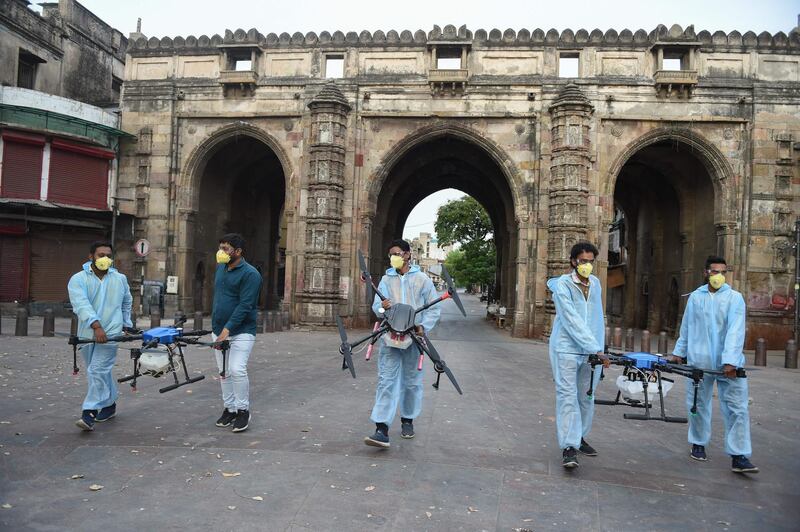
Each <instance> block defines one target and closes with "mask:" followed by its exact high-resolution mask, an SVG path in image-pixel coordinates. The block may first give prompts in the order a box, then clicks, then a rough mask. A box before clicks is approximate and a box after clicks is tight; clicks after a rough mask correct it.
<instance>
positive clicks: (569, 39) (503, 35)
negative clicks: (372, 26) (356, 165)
mask: <svg viewBox="0 0 800 532" xmlns="http://www.w3.org/2000/svg"><path fill="white" fill-rule="evenodd" d="M437 41H446V42H456V41H463V42H475V43H485V42H490V43H491V44H492V45H495V46H519V45H520V44H532V45H541V44H543V43H549V44H556V45H557V44H566V45H573V46H574V44H575V43H578V44H584V43H591V44H592V45H593V46H598V45H600V46H602V45H608V46H611V47H618V46H620V44H623V45H630V44H637V45H644V44H647V43H649V44H655V43H656V42H661V43H663V42H669V41H674V42H700V43H702V44H704V45H714V46H715V47H718V48H724V47H732V48H737V49H741V48H745V49H748V50H749V49H769V48H778V49H786V48H793V49H797V48H800V35H798V31H797V29H794V30H792V31H791V32H790V33H789V35H786V34H785V33H783V32H782V31H779V32H778V33H776V34H775V35H772V34H770V33H769V32H766V31H765V32H762V33H760V34H759V35H756V34H755V33H753V32H752V31H748V32H747V33H745V34H744V35H742V34H741V33H739V32H738V31H732V32H730V33H728V34H725V33H724V32H721V31H717V32H714V33H713V34H712V33H711V32H709V31H707V30H703V31H700V32H698V33H695V30H694V26H688V27H687V28H686V29H683V28H682V27H681V26H679V25H677V24H675V25H673V26H672V27H670V28H667V27H666V26H664V25H661V24H659V25H658V26H657V27H656V28H655V29H654V30H652V31H650V32H647V31H645V30H643V29H639V30H636V32H632V31H631V30H628V29H623V30H622V31H620V32H619V33H618V32H617V31H616V30H613V29H611V30H608V31H606V32H605V33H603V32H601V31H600V30H592V32H591V34H590V33H589V32H588V30H585V29H579V30H578V31H574V30H572V29H569V28H567V29H565V30H564V31H562V32H561V33H559V32H558V31H557V30H554V29H551V30H549V31H548V32H547V33H545V32H544V31H543V30H541V29H538V28H537V29H534V30H532V31H531V30H527V29H522V30H520V31H515V30H513V29H511V28H509V29H506V30H505V31H501V30H499V29H492V30H485V29H479V30H476V31H475V32H474V34H473V32H472V31H470V30H468V29H467V27H466V26H461V27H460V28H458V29H456V28H455V26H452V25H448V26H445V27H444V29H442V28H440V27H439V26H434V27H433V29H432V30H431V31H430V32H427V33H426V32H424V31H423V30H417V31H416V32H414V33H412V32H411V31H409V30H404V31H402V32H400V33H398V32H397V31H395V30H390V31H389V32H386V33H384V32H383V31H381V30H378V31H376V32H375V33H371V32H369V31H367V30H364V31H362V32H360V33H356V32H352V31H351V32H349V33H347V34H346V35H345V34H344V33H342V32H341V31H336V32H334V33H333V34H332V35H331V33H330V32H327V31H323V32H322V33H320V34H319V35H318V34H316V33H314V32H308V33H306V34H305V35H303V34H302V33H300V32H295V33H294V34H291V35H290V34H289V33H285V32H284V33H281V34H280V35H276V34H275V33H270V34H268V35H266V36H265V35H263V34H261V33H259V32H258V31H257V30H256V29H254V28H253V29H250V30H248V31H244V30H243V29H241V28H240V29H237V30H235V31H231V30H225V36H224V37H223V36H220V35H213V36H211V37H208V36H207V35H201V36H200V37H195V36H194V35H189V36H188V37H186V38H183V37H175V38H174V39H173V38H170V37H163V38H161V39H158V38H156V37H150V38H149V39H148V38H147V37H145V36H140V37H138V38H136V39H133V40H131V42H130V43H129V44H128V51H130V52H132V53H133V54H134V55H135V54H136V51H137V50H141V51H147V50H151V51H152V50H177V49H180V50H182V51H186V50H187V49H198V48H199V49H204V48H210V49H216V48H217V47H219V46H223V45H247V44H250V45H256V46H259V47H261V48H287V47H300V46H307V47H317V46H319V45H320V44H322V45H325V46H326V47H334V48H337V47H339V48H346V47H348V46H353V45H359V44H361V45H364V44H385V43H389V44H391V45H392V46H419V45H424V44H426V43H428V42H430V43H435V42H437Z"/></svg>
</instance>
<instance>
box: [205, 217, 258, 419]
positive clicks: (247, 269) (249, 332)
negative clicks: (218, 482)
mask: <svg viewBox="0 0 800 532" xmlns="http://www.w3.org/2000/svg"><path fill="white" fill-rule="evenodd" d="M244 244H245V242H244V238H243V237H242V235H240V234H237V233H230V234H227V235H224V236H223V237H222V238H220V239H219V249H218V250H217V264H218V266H217V272H216V275H215V277H214V304H213V307H212V311H211V330H212V333H213V334H212V338H213V339H214V341H217V342H221V341H223V340H229V341H230V350H229V351H228V362H227V367H226V368H225V377H224V378H222V379H220V384H221V386H222V401H223V403H224V404H225V410H223V412H222V416H220V418H219V419H218V420H217V423H216V425H217V426H218V427H230V426H231V425H233V432H243V431H245V430H247V427H248V426H249V423H250V381H249V379H248V377H247V361H248V359H249V358H250V351H251V350H252V349H253V344H254V343H255V340H256V313H257V306H258V296H259V293H260V292H261V274H260V273H258V270H256V269H255V268H254V267H253V266H252V265H250V264H249V263H248V262H247V261H246V260H244V256H243V253H244ZM216 356H217V365H218V366H219V370H220V371H222V369H223V368H222V353H221V352H220V351H219V350H218V351H217V355H216Z"/></svg>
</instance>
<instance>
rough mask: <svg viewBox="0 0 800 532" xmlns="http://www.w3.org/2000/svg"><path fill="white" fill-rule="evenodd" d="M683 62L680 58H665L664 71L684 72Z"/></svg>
mask: <svg viewBox="0 0 800 532" xmlns="http://www.w3.org/2000/svg"><path fill="white" fill-rule="evenodd" d="M682 63H683V61H682V59H681V58H680V57H667V56H664V68H663V69H662V70H683V65H682Z"/></svg>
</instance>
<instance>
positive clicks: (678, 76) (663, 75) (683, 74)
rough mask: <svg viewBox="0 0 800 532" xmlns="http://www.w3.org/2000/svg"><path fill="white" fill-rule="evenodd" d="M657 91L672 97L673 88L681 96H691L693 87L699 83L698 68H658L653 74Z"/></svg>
mask: <svg viewBox="0 0 800 532" xmlns="http://www.w3.org/2000/svg"><path fill="white" fill-rule="evenodd" d="M653 77H654V79H655V82H656V91H658V92H659V93H660V94H661V93H663V94H664V95H665V96H667V97H670V96H671V95H672V92H673V90H675V91H677V92H678V93H679V94H680V95H681V96H686V97H689V98H690V97H691V96H692V89H694V87H695V86H696V85H697V71H696V70H657V71H656V73H655V75H654V76H653Z"/></svg>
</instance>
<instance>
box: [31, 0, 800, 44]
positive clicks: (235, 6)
mask: <svg viewBox="0 0 800 532" xmlns="http://www.w3.org/2000/svg"><path fill="white" fill-rule="evenodd" d="M33 1H34V2H36V1H37V0H33ZM79 1H80V3H81V4H83V5H84V6H86V7H87V8H89V9H90V10H91V11H92V12H94V14H95V15H98V16H99V17H100V18H102V19H103V20H104V21H106V22H107V23H109V24H111V25H112V26H113V27H115V28H117V29H118V30H120V31H121V32H123V33H124V34H126V35H127V34H128V33H130V32H132V31H135V29H136V19H137V18H139V17H141V18H142V33H144V34H145V35H147V36H148V37H164V36H169V37H175V36H179V35H180V36H183V37H186V36H188V35H195V36H200V35H202V34H207V35H209V36H211V35H213V34H214V33H219V34H220V35H222V34H223V33H224V31H225V29H226V28H227V29H232V30H235V29H237V28H242V29H245V30H247V29H250V28H253V27H254V28H256V29H257V30H258V31H260V32H261V33H263V34H264V35H266V34H267V33H270V32H274V33H278V34H280V33H281V32H284V31H285V32H288V33H290V34H291V33H294V32H296V31H299V32H302V33H306V32H309V31H315V32H317V33H320V32H321V31H323V30H328V31H330V32H333V31H335V30H341V31H343V32H347V31H355V32H360V31H362V30H365V29H366V30H369V31H372V32H374V31H375V30H379V29H380V30H383V31H384V32H386V31H388V30H390V29H395V30H397V31H402V30H411V31H412V32H413V31H415V30H418V29H423V30H425V31H429V30H430V29H431V28H432V27H433V25H434V24H437V25H439V26H440V27H444V26H445V25H447V24H453V25H455V26H456V27H458V26H461V25H462V24H466V25H467V27H468V28H469V29H470V30H472V31H475V30H477V29H479V28H484V29H486V30H490V29H492V28H499V29H501V30H505V29H506V28H509V27H511V28H513V29H515V30H519V29H522V28H527V29H529V30H533V29H536V28H542V29H544V30H545V31H546V30H547V29H549V28H556V29H558V30H563V29H565V28H571V29H573V30H578V29H580V28H585V29H587V30H590V31H591V30H592V29H594V28H600V29H601V30H604V31H605V30H606V29H609V28H613V29H615V30H617V31H620V30H622V29H624V28H628V29H630V30H632V31H636V30H637V29H639V28H644V29H645V30H647V31H650V30H652V29H653V28H655V27H656V26H657V25H658V24H664V25H666V26H668V27H669V26H671V25H672V24H680V25H681V26H683V27H685V26H688V25H689V24H694V26H695V30H696V31H700V30H704V29H705V30H709V31H711V32H712V33H713V32H714V31H715V30H723V31H726V32H728V31H732V30H738V31H740V32H741V33H744V32H745V31H748V30H752V31H755V32H756V33H760V32H762V31H769V32H771V33H776V32H778V31H783V32H784V33H787V34H788V33H789V31H791V29H792V28H793V27H795V26H796V25H797V15H798V13H800V0H635V1H634V0H606V1H603V0H573V1H571V2H555V1H552V0H548V1H542V0H493V1H492V2H483V1H476V0H461V1H454V0H436V1H430V0H403V2H400V3H398V2H388V1H386V0H383V1H382V0H372V1H353V0H324V1H322V0H295V1H275V0H268V1H263V0H262V1H254V0H230V1H227V2H220V1H219V0H79Z"/></svg>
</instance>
